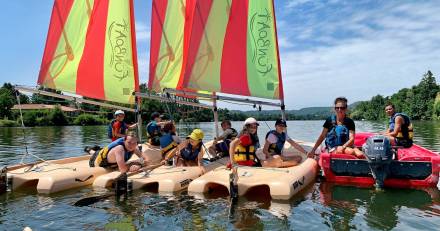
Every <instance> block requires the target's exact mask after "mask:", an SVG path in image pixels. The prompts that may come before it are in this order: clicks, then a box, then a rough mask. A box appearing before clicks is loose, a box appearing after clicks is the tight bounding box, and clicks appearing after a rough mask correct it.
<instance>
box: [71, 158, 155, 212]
mask: <svg viewBox="0 0 440 231" xmlns="http://www.w3.org/2000/svg"><path fill="white" fill-rule="evenodd" d="M162 165H163V164H157V165H152V166H149V167H145V168H141V169H139V170H138V171H135V172H131V173H128V174H127V173H121V174H120V175H119V176H118V177H117V178H115V180H125V182H126V181H127V178H128V177H129V176H133V175H136V174H138V173H140V172H142V171H145V170H150V171H151V170H153V169H156V168H158V167H160V166H162ZM116 190H117V188H116ZM117 194H118V193H117V192H111V193H107V194H104V195H99V196H91V197H85V198H82V199H79V200H78V201H77V202H75V203H74V204H73V205H74V206H79V207H81V206H89V205H92V204H94V203H96V202H98V201H101V200H103V199H106V198H109V197H112V196H118V195H117Z"/></svg>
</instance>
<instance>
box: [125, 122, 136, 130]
mask: <svg viewBox="0 0 440 231" xmlns="http://www.w3.org/2000/svg"><path fill="white" fill-rule="evenodd" d="M137 125H138V124H137V123H134V124H132V125H128V126H127V127H128V128H129V129H131V128H135V127H137Z"/></svg>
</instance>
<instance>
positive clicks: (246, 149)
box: [229, 117, 261, 166]
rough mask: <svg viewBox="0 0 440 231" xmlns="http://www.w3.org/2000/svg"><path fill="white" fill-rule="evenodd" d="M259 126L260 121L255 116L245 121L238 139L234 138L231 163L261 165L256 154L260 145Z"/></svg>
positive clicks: (230, 154) (231, 147)
mask: <svg viewBox="0 0 440 231" xmlns="http://www.w3.org/2000/svg"><path fill="white" fill-rule="evenodd" d="M258 126H259V123H258V122H257V120H256V119H255V118H252V117H249V118H247V119H246V120H245V121H244V125H243V129H242V130H241V132H240V134H239V136H238V139H234V140H233V141H232V142H231V145H230V147H229V156H230V158H231V165H235V164H238V165H245V166H261V164H260V162H259V160H258V158H257V156H256V154H255V153H256V151H257V149H258V148H259V147H260V142H259V140H258V134H257V130H258Z"/></svg>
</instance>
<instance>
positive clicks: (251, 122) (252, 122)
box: [244, 117, 260, 126]
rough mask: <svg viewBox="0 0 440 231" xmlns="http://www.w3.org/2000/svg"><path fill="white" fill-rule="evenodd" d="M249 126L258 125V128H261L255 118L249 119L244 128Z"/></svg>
mask: <svg viewBox="0 0 440 231" xmlns="http://www.w3.org/2000/svg"><path fill="white" fill-rule="evenodd" d="M249 124H256V125H257V126H259V125H260V124H259V123H258V122H257V120H256V119H255V118H253V117H249V118H247V119H246V120H245V121H244V126H246V125H249Z"/></svg>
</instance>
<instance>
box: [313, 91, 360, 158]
mask: <svg viewBox="0 0 440 231" xmlns="http://www.w3.org/2000/svg"><path fill="white" fill-rule="evenodd" d="M347 103H348V101H347V99H346V98H345V97H338V98H336V99H335V107H334V110H335V115H332V116H330V117H328V118H327V119H326V121H325V123H324V125H323V127H324V128H323V129H322V132H321V135H320V136H319V137H318V140H317V141H316V143H315V146H313V149H312V150H311V151H310V152H309V154H308V156H309V157H313V156H314V155H315V151H316V149H317V148H318V146H319V145H321V143H322V141H324V140H325V145H326V148H327V149H328V150H329V152H334V153H342V154H349V155H354V156H356V157H358V158H362V157H363V153H362V151H361V150H359V149H358V148H356V147H353V145H354V136H355V124H354V121H353V120H352V119H350V118H348V117H346V112H347Z"/></svg>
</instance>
